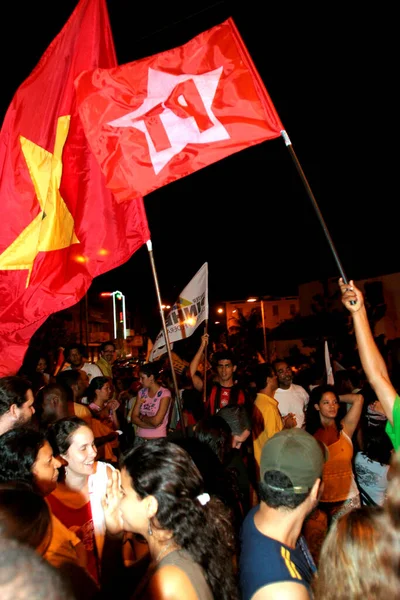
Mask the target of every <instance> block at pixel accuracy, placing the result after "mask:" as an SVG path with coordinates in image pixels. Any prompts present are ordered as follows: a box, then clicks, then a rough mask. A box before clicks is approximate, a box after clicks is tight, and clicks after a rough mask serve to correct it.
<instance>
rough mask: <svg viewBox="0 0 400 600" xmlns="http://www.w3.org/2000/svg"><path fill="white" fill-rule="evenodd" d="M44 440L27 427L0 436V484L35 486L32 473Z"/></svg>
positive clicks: (42, 436)
mask: <svg viewBox="0 0 400 600" xmlns="http://www.w3.org/2000/svg"><path fill="white" fill-rule="evenodd" d="M45 442H46V438H45V436H44V434H43V433H40V432H39V431H35V430H34V429H30V428H28V427H16V428H15V429H10V431H6V433H3V435H0V456H1V460H0V483H8V482H10V481H17V482H22V483H26V484H28V485H31V486H32V487H34V486H35V477H34V475H33V473H32V469H33V465H34V464H35V462H36V459H37V456H38V454H39V450H40V449H41V448H42V447H43V446H44V444H45Z"/></svg>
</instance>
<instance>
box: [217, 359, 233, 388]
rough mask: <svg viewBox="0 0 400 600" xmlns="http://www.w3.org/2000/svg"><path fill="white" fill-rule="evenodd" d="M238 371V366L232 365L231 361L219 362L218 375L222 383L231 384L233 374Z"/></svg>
mask: <svg viewBox="0 0 400 600" xmlns="http://www.w3.org/2000/svg"><path fill="white" fill-rule="evenodd" d="M235 370H236V365H235V366H234V365H233V364H232V361H231V360H226V359H223V360H219V361H218V363H217V373H218V379H219V381H220V383H221V384H222V385H223V384H224V383H230V382H231V381H232V377H233V373H234V372H235Z"/></svg>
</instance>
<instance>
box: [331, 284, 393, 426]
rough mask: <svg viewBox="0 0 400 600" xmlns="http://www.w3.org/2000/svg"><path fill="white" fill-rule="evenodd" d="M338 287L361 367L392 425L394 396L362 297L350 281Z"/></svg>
mask: <svg viewBox="0 0 400 600" xmlns="http://www.w3.org/2000/svg"><path fill="white" fill-rule="evenodd" d="M339 286H340V291H341V292H342V302H343V304H344V305H345V307H346V308H347V309H348V310H349V311H350V312H351V315H352V317H353V323H354V331H355V334H356V340H357V346H358V352H359V355H360V360H361V365H362V368H363V369H364V372H365V375H366V376H367V379H368V381H369V383H370V384H371V387H372V388H373V390H374V391H375V393H376V395H377V396H378V399H379V400H380V402H381V404H382V408H383V410H384V411H385V414H386V416H387V418H388V420H389V421H390V423H391V424H393V405H394V401H395V399H396V395H397V393H396V390H395V389H394V387H393V385H392V383H391V381H390V379H389V374H388V370H387V367H386V364H385V361H384V360H383V357H382V355H381V353H380V352H379V350H378V346H377V345H376V343H375V340H374V337H373V335H372V331H371V327H370V325H369V322H368V317H367V311H366V309H365V304H364V297H363V295H362V293H361V291H360V290H359V289H358V288H356V286H355V285H354V282H353V281H350V283H349V284H345V283H344V282H343V279H342V278H340V279H339ZM351 302H354V304H351Z"/></svg>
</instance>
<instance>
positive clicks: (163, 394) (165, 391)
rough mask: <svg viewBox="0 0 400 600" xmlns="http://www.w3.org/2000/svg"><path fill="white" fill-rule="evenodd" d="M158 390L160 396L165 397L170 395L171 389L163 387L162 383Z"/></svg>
mask: <svg viewBox="0 0 400 600" xmlns="http://www.w3.org/2000/svg"><path fill="white" fill-rule="evenodd" d="M160 392H161V394H162V396H163V397H164V398H165V397H166V396H170V395H171V390H169V389H168V388H167V387H165V386H164V385H162V386H161V387H160Z"/></svg>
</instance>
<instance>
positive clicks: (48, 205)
mask: <svg viewBox="0 0 400 600" xmlns="http://www.w3.org/2000/svg"><path fill="white" fill-rule="evenodd" d="M69 123H70V116H69V115H67V116H64V117H59V119H58V121H57V131H56V139H55V144H54V153H53V154H51V153H50V152H48V151H47V150H45V149H44V148H41V147H40V146H38V145H37V144H35V143H34V142H32V141H30V140H27V139H26V138H24V137H22V136H20V142H21V148H22V152H23V154H24V157H25V160H26V164H27V166H28V169H29V174H30V177H31V179H32V182H33V185H34V188H35V192H36V197H37V199H38V201H39V205H40V209H41V210H40V212H39V214H38V215H37V216H36V217H35V218H34V219H33V221H32V222H31V223H30V224H29V225H28V226H27V227H26V228H25V229H24V230H23V231H22V232H21V233H20V234H19V236H18V237H17V239H16V240H14V242H13V243H12V244H11V245H10V246H9V247H8V248H6V250H5V251H4V252H3V253H2V254H1V255H0V270H21V269H27V270H28V278H27V281H26V287H28V285H29V280H30V277H31V273H32V268H33V263H34V261H35V258H36V256H37V255H38V253H39V252H48V251H50V250H62V249H63V248H68V246H71V245H72V244H79V243H80V242H79V240H78V238H77V237H76V235H75V231H74V219H73V217H72V215H71V213H70V212H69V210H68V208H67V205H66V204H65V202H64V200H63V199H62V198H61V194H60V190H59V188H60V183H61V176H62V168H63V164H62V151H63V148H64V144H65V140H66V139H67V135H68V131H69Z"/></svg>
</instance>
